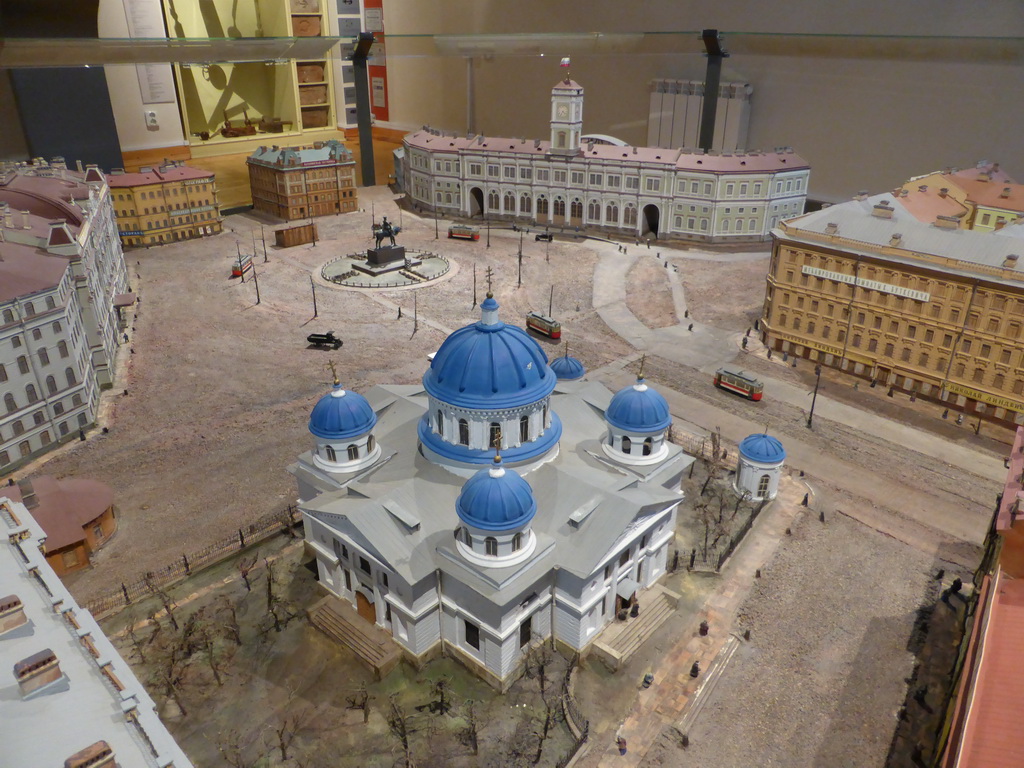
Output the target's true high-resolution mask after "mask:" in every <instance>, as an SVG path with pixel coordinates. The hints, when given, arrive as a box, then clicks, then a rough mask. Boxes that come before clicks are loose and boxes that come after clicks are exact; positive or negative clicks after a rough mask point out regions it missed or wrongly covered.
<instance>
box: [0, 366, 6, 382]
mask: <svg viewBox="0 0 1024 768" xmlns="http://www.w3.org/2000/svg"><path fill="white" fill-rule="evenodd" d="M0 381H7V369H6V368H4V364H3V363H0Z"/></svg>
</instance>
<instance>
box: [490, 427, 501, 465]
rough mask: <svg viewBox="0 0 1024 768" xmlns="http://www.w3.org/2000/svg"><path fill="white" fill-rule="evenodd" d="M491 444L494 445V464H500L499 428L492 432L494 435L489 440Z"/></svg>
mask: <svg viewBox="0 0 1024 768" xmlns="http://www.w3.org/2000/svg"><path fill="white" fill-rule="evenodd" d="M491 442H493V443H494V463H495V464H501V428H500V427H499V428H498V429H496V430H494V435H493V437H492V438H491Z"/></svg>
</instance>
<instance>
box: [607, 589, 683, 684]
mask: <svg viewBox="0 0 1024 768" xmlns="http://www.w3.org/2000/svg"><path fill="white" fill-rule="evenodd" d="M639 604H640V615H639V616H637V617H635V618H628V619H626V620H625V621H620V620H618V619H615V620H614V621H613V622H612V623H611V624H609V625H608V626H607V627H605V628H604V630H602V631H601V633H600V634H599V635H598V636H597V639H596V640H595V641H594V645H593V646H592V649H593V650H592V653H593V654H594V655H595V656H597V657H598V658H599V659H601V661H603V662H604V663H605V664H607V665H608V667H610V668H611V669H613V670H618V669H619V668H620V667H622V665H623V664H625V663H626V662H627V661H629V659H630V657H631V656H632V655H633V654H634V653H636V652H637V651H638V650H639V649H640V647H641V646H642V645H643V644H644V643H645V642H646V641H647V639H648V638H649V637H650V636H651V635H653V634H654V633H655V632H657V631H658V628H659V627H661V625H662V624H664V623H665V622H666V621H668V619H669V618H670V617H671V616H672V614H674V613H675V612H676V606H678V604H679V595H677V594H676V593H675V592H672V591H671V590H669V589H666V588H665V587H663V586H661V585H660V584H655V585H654V586H652V587H651V588H650V589H647V590H645V591H644V592H643V593H642V594H641V595H640V596H639Z"/></svg>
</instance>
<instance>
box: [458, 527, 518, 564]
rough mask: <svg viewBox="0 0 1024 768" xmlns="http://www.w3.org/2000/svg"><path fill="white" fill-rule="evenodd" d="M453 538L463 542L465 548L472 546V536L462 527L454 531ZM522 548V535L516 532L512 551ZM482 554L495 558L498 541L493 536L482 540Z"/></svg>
mask: <svg viewBox="0 0 1024 768" xmlns="http://www.w3.org/2000/svg"><path fill="white" fill-rule="evenodd" d="M455 538H456V539H459V540H461V541H463V542H465V544H466V546H468V547H472V546H473V534H471V533H470V532H469V529H468V528H465V527H462V528H459V529H458V530H457V531H455ZM522 548H523V534H522V533H520V532H517V533H516V534H515V535H514V536H513V537H512V551H513V552H518V551H519V550H520V549H522ZM484 553H485V554H487V555H490V556H491V557H497V555H498V540H497V539H496V538H494V537H493V536H488V537H487V538H485V539H484Z"/></svg>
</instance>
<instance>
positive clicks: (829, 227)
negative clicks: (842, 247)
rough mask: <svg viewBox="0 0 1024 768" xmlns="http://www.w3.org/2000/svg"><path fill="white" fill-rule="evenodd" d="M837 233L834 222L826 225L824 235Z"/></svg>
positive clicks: (837, 228) (836, 226)
mask: <svg viewBox="0 0 1024 768" xmlns="http://www.w3.org/2000/svg"><path fill="white" fill-rule="evenodd" d="M838 231H839V225H838V224H837V223H836V222H834V221H830V222H829V223H828V224H826V225H825V234H826V235H834V234H835V233H836V232H838Z"/></svg>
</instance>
